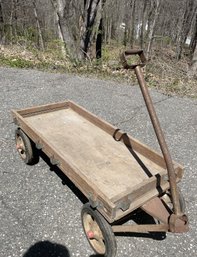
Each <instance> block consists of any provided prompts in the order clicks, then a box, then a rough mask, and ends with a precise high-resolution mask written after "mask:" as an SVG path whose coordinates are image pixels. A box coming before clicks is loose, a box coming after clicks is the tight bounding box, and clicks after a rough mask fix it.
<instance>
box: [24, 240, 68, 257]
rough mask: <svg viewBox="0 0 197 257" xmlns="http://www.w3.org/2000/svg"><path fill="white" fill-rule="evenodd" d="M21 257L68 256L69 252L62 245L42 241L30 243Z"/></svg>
mask: <svg viewBox="0 0 197 257" xmlns="http://www.w3.org/2000/svg"><path fill="white" fill-rule="evenodd" d="M23 257H70V254H69V251H68V249H67V248H66V247H65V246H63V245H60V244H56V243H51V242H49V241H42V242H37V243H35V244H34V245H32V246H31V247H30V248H29V249H28V250H27V252H26V253H25V254H24V255H23Z"/></svg>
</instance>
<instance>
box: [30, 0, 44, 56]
mask: <svg viewBox="0 0 197 257" xmlns="http://www.w3.org/2000/svg"><path fill="white" fill-rule="evenodd" d="M32 4H33V9H34V16H35V19H36V27H37V30H38V39H39V40H38V41H39V47H40V48H41V50H42V51H44V41H43V36H42V30H41V26H40V21H39V19H38V13H37V7H36V1H35V0H34V1H33V3H32Z"/></svg>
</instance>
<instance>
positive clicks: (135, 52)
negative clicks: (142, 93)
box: [120, 49, 147, 69]
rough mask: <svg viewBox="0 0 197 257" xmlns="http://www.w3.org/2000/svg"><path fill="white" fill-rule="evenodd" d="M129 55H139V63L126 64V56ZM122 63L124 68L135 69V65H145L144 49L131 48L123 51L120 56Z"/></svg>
mask: <svg viewBox="0 0 197 257" xmlns="http://www.w3.org/2000/svg"><path fill="white" fill-rule="evenodd" d="M129 55H139V58H140V61H141V62H140V63H134V64H128V61H127V56H129ZM120 59H121V62H122V65H123V67H124V69H135V67H136V66H141V67H144V66H145V65H146V62H147V60H146V57H145V55H144V51H143V50H142V49H131V50H126V51H124V52H123V53H122V54H121V56H120Z"/></svg>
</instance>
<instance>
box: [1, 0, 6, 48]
mask: <svg viewBox="0 0 197 257" xmlns="http://www.w3.org/2000/svg"><path fill="white" fill-rule="evenodd" d="M4 37H5V33H4V13H3V5H2V0H0V43H1V44H4Z"/></svg>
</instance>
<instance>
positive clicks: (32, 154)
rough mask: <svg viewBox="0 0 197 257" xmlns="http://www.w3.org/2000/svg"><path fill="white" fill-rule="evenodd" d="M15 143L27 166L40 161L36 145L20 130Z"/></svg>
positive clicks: (16, 133)
mask: <svg viewBox="0 0 197 257" xmlns="http://www.w3.org/2000/svg"><path fill="white" fill-rule="evenodd" d="M15 141H16V149H17V151H18V153H19V155H20V157H21V158H22V160H23V161H24V162H25V163H26V164H35V163H37V162H38V161H39V156H38V152H37V149H36V147H35V145H34V144H33V142H32V141H31V140H30V139H29V137H28V136H27V135H26V134H25V133H24V132H23V131H22V130H21V129H20V128H18V129H16V132H15Z"/></svg>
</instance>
